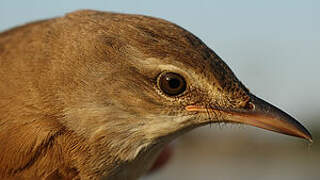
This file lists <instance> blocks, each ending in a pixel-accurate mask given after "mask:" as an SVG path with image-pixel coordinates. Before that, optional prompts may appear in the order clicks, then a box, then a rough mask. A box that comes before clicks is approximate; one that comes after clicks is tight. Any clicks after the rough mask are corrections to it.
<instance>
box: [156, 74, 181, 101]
mask: <svg viewBox="0 0 320 180" xmlns="http://www.w3.org/2000/svg"><path fill="white" fill-rule="evenodd" d="M159 87H160V89H161V90H162V91H163V92H164V93H166V94H167V95H169V96H177V95H179V94H181V93H183V92H184V91H185V90H186V81H185V80H184V78H183V77H182V76H180V75H179V74H177V73H172V72H169V73H165V74H163V75H161V76H160V78H159Z"/></svg>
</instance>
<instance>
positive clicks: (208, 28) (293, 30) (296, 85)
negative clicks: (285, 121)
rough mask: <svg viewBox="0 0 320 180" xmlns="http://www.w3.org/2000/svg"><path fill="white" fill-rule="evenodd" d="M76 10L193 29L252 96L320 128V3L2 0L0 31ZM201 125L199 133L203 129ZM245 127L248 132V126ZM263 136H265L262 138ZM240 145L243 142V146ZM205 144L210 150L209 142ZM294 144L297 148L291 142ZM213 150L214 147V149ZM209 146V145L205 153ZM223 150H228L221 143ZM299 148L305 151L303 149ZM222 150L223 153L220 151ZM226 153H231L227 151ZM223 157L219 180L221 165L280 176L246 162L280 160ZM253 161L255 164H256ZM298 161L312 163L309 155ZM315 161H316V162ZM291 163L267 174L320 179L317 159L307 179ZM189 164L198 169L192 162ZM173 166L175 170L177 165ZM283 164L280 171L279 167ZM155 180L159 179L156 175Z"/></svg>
mask: <svg viewBox="0 0 320 180" xmlns="http://www.w3.org/2000/svg"><path fill="white" fill-rule="evenodd" d="M77 9H95V10H103V11H115V12H122V13H134V14H144V15H150V16H155V17H161V18H164V19H167V20H170V21H172V22H174V23H176V24H178V25H180V26H182V27H184V28H186V29H187V30H189V31H191V32H192V33H194V34H195V35H196V36H198V37H199V38H200V39H202V40H203V41H204V42H205V43H206V44H207V45H208V46H209V47H211V48H212V49H213V50H214V51H215V52H216V53H217V54H218V55H219V56H220V57H222V59H224V61H225V62H226V63H227V64H228V65H229V66H230V67H231V69H232V70H233V71H234V72H235V74H236V75H237V76H238V78H239V79H240V80H241V81H242V82H243V83H244V84H245V85H246V86H247V87H248V88H249V89H250V90H251V91H252V92H253V93H254V94H256V95H257V96H260V97H261V98H263V99H265V100H267V101H269V102H271V103H272V104H274V105H276V106H278V107H280V108H281V109H283V110H285V111H286V112H288V113H289V114H291V115H293V116H294V117H296V118H297V119H298V120H299V121H300V122H301V123H302V124H304V125H305V126H306V127H307V128H308V129H311V132H313V130H314V131H317V130H319V127H320V1H316V0H313V1H312V0H303V1H302V0H268V1H257V0H242V1H239V0H233V1H230V0H224V1H222V0H221V1H215V0H197V1H196V0H193V1H190V0H176V1H173V0H161V1H151V0H126V1H125V0H114V1H111V0H91V1H89V0H86V1H85V0H55V1H45V0H28V1H21V0H19V1H18V0H0V31H4V30H6V29H9V28H12V27H14V26H17V25H21V24H24V23H27V22H30V21H35V20H39V19H45V18H51V17H55V16H62V15H63V14H65V13H67V12H71V11H74V10H77ZM315 127H318V128H315ZM249 129H250V128H249ZM200 131H203V128H202V130H200ZM210 131H212V129H210ZM244 131H247V129H245V130H244ZM257 132H261V131H259V130H257V131H254V133H253V134H255V136H258V135H260V133H257ZM319 132H320V131H319ZM270 134H271V133H270ZM193 135H194V134H193ZM196 136H200V137H201V138H202V137H203V136H201V135H199V134H196ZM238 137H239V136H238ZM277 137H280V136H277ZM257 139H258V138H257ZM287 139H289V138H288V137H287V138H286V140H287ZM224 140H226V139H224ZM260 140H261V141H264V140H262V139H260ZM189 141H190V139H189ZM204 142H207V141H204ZM291 142H293V141H291ZM221 143H222V142H220V144H219V139H216V144H217V145H219V146H221V147H224V146H223V144H221ZM232 143H234V142H232ZM182 144H183V143H182ZM249 144H250V143H249ZM233 145H234V144H231V145H230V146H231V147H232V146H233ZM247 145H248V144H246V143H244V145H243V144H242V146H239V149H238V150H239V151H240V152H241V151H242V152H252V153H253V152H256V149H257V147H258V149H259V148H260V150H263V149H264V148H265V145H263V144H261V145H257V144H255V145H252V144H250V146H249V147H254V148H252V149H254V151H253V150H252V149H250V148H249V149H248V146H247ZM182 146H183V145H182ZM302 146H304V145H302ZM241 147H243V148H242V149H241ZM207 148H208V149H210V148H209V147H207ZM291 148H292V149H296V147H291ZM212 149H213V150H216V149H214V148H212ZM212 149H210V152H211V150H212ZM222 149H223V148H222ZM225 149H230V148H229V146H227V145H226V146H225ZM278 149H279V147H278ZM280 149H282V150H283V152H286V151H285V150H284V149H286V147H284V146H283V147H280ZM302 149H303V148H302ZM304 150H305V146H304ZM304 150H303V152H302V153H304ZM197 152H198V151H196V150H195V151H193V152H189V153H197ZM221 152H225V151H224V150H221ZM221 152H219V153H221ZM275 152H276V154H277V153H278V151H275ZM203 153H204V152H203ZM264 153H265V152H264V151H261V152H260V154H258V156H257V157H260V158H261V156H265V157H268V155H267V154H264ZM182 154H183V153H182V152H181V154H180V156H181V157H180V158H182V159H183V158H184V156H182ZM204 154H205V153H204ZM284 154H286V153H284ZM293 154H294V153H293ZM227 155H228V156H230V154H227ZM300 155H301V152H300ZM300 155H293V156H300ZM318 155H319V154H317V156H318ZM310 156H311V155H310ZM206 157H207V156H206ZM206 157H204V158H206ZM244 157H247V156H244ZM290 157H291V156H290ZM312 158H313V159H315V156H312ZM222 159H225V158H222ZM222 159H219V158H218V159H213V160H212V161H218V162H221V164H219V163H218V164H216V165H213V167H214V168H215V169H218V171H216V172H215V174H216V175H217V174H219V173H220V175H221V176H220V178H217V179H226V180H227V179H231V176H230V174H228V173H229V172H230V171H226V172H225V174H223V172H224V171H222V170H221V168H223V167H226V168H228V167H229V168H230V167H234V169H233V170H238V171H242V172H239V174H241V173H245V172H248V173H251V176H245V175H240V176H239V177H242V178H235V179H280V178H279V177H282V175H279V176H272V175H271V176H263V177H265V178H258V177H261V174H259V173H258V174H256V175H255V173H253V172H251V169H250V168H251V167H260V170H261V169H264V167H265V165H266V164H267V165H268V167H269V169H272V167H277V166H280V165H281V166H282V165H283V164H281V163H279V162H278V161H276V160H274V161H270V160H269V161H266V159H261V162H260V161H258V160H257V158H253V159H252V161H250V162H251V163H252V162H253V163H252V164H251V165H252V166H251V165H250V163H248V164H249V165H248V166H245V165H244V164H243V162H244V161H242V160H239V161H236V162H234V161H232V162H231V163H225V164H223V163H224V161H223V160H222ZM248 159H249V157H248ZM258 159H259V158H258ZM318 160H319V159H318ZM212 161H210V162H212ZM247 161H248V160H247ZM247 161H246V162H247ZM174 162H177V161H174ZM257 162H259V163H260V164H259V163H258V164H257ZM268 162H269V164H268ZM270 162H272V163H270ZM285 162H286V163H287V164H290V165H295V164H294V163H296V162H302V160H301V159H296V160H295V161H292V162H291V161H285ZM303 162H304V163H310V162H308V161H306V162H305V161H303ZM312 162H313V163H316V162H314V161H312ZM237 163H238V164H237ZM173 164H174V163H173ZM175 165H176V166H177V167H181V165H177V163H176V164H175ZM184 165H185V164H184ZM211 165H212V164H211ZM236 165H239V166H241V167H242V168H241V167H240V169H237V168H239V167H236ZM243 165H244V166H243ZM284 166H285V165H284ZM171 167H172V168H173V167H175V166H174V165H173V166H171ZM177 167H176V168H177ZM208 167H210V166H207V165H206V166H205V167H201V168H202V169H204V171H199V174H203V173H204V172H207V173H209V174H210V172H214V171H211V170H210V169H208ZM289 167H290V168H291V167H292V168H293V169H296V170H297V171H296V172H295V173H292V170H290V168H289V169H281V168H280V170H278V169H276V168H273V169H272V170H273V171H271V170H270V171H268V172H267V174H268V173H272V172H273V173H279V172H280V174H281V173H284V172H287V176H285V177H286V178H287V179H290V180H293V179H297V180H298V179H319V178H318V177H320V176H317V173H318V172H319V171H318V170H319V167H320V163H316V164H315V165H314V166H312V167H311V168H314V167H316V168H317V167H318V169H315V170H314V172H313V171H312V172H309V170H310V167H309V166H303V167H304V168H305V169H306V171H308V173H309V175H310V174H311V173H315V175H314V177H315V178H310V177H311V176H309V178H303V177H306V176H305V174H304V173H306V171H304V170H303V171H301V172H300V171H299V170H301V167H300V166H289ZM190 168H195V167H194V166H191V167H190ZM219 168H220V169H219ZM243 168H245V169H243ZM246 168H247V169H246ZM286 168H288V167H286ZM302 169H303V168H302ZM175 170H176V171H178V169H175ZM180 170H181V173H180V177H182V176H183V174H184V173H186V174H187V176H184V177H183V179H188V178H189V179H193V178H192V177H193V176H192V173H189V174H188V170H186V169H180ZM282 170H284V172H283V171H282ZM286 170H287V171H286ZM168 171H170V170H168ZM208 171H209V172H208ZM294 171H295V170H294ZM165 172H166V171H165ZM179 172H180V171H179ZM200 172H201V173H200ZM235 172H237V171H235ZM221 173H222V174H221ZM168 174H170V173H168ZM235 174H236V173H235ZM239 174H238V175H239ZM297 174H298V175H297ZM318 174H319V173H318ZM265 175H266V174H265ZM169 177H172V175H168V176H159V177H158V179H166V178H169ZM208 177H209V178H208ZM154 178H155V179H157V177H154ZM151 179H152V178H151ZM172 179H174V178H172ZM200 179H201V178H200ZM203 179H211V178H210V176H206V178H203ZM212 179H215V178H212ZM282 179H284V178H282Z"/></svg>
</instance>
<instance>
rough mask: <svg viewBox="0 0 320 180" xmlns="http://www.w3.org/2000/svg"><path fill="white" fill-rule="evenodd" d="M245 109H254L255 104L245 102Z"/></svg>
mask: <svg viewBox="0 0 320 180" xmlns="http://www.w3.org/2000/svg"><path fill="white" fill-rule="evenodd" d="M244 108H245V109H248V110H251V111H254V110H255V109H256V106H255V105H254V104H253V103H252V102H250V101H249V102H247V103H246V105H245V107H244Z"/></svg>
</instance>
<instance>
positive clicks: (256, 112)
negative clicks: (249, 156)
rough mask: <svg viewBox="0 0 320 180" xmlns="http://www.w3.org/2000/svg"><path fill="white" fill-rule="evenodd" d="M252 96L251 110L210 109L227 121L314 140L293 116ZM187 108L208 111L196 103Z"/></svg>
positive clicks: (188, 109) (310, 140)
mask: <svg viewBox="0 0 320 180" xmlns="http://www.w3.org/2000/svg"><path fill="white" fill-rule="evenodd" d="M250 96H251V102H250V107H251V108H250V110H239V111H238V110H234V111H224V110H218V109H210V110H209V111H215V112H216V113H220V114H221V115H223V117H224V120H225V121H226V122H234V123H241V124H247V125H251V126H255V127H259V128H262V129H266V130H270V131H275V132H278V133H282V134H287V135H290V136H296V137H300V138H304V139H306V140H308V141H309V142H312V136H311V134H310V133H309V132H308V130H307V129H306V128H305V127H304V126H302V125H301V124H300V123H299V122H298V121H297V120H295V119H294V118H293V117H291V116H290V115H288V114H287V113H285V112H283V111H282V110H280V109H278V108H277V107H275V106H273V105H271V104H269V103H268V102H266V101H264V100H262V99H260V98H258V97H256V96H254V95H250ZM186 110H187V111H196V112H206V111H208V110H207V109H206V108H204V107H200V106H194V105H191V106H187V107H186Z"/></svg>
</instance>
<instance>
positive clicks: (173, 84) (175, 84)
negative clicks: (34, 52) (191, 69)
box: [167, 78, 180, 89]
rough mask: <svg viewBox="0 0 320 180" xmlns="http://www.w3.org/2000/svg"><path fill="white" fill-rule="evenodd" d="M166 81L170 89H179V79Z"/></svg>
mask: <svg viewBox="0 0 320 180" xmlns="http://www.w3.org/2000/svg"><path fill="white" fill-rule="evenodd" d="M167 80H168V83H169V86H170V88H172V89H176V88H178V87H180V80H179V79H176V78H168V79H167Z"/></svg>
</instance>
